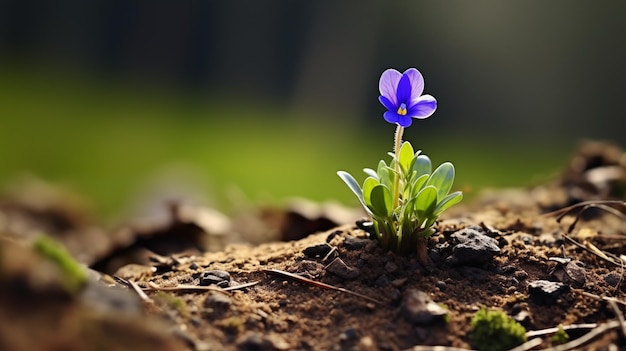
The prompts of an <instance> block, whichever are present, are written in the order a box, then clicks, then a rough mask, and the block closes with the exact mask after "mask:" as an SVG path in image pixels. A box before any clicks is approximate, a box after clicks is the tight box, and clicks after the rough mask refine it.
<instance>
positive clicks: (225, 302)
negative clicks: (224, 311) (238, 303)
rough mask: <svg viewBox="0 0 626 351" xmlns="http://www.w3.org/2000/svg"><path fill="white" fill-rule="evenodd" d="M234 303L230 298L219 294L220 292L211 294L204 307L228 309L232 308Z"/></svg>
mask: <svg viewBox="0 0 626 351" xmlns="http://www.w3.org/2000/svg"><path fill="white" fill-rule="evenodd" d="M231 303H232V301H231V299H230V297H228V296H226V295H224V294H222V293H219V292H213V293H211V294H210V295H209V296H208V297H207V298H206V299H205V300H204V306H205V307H214V308H228V307H230V305H231Z"/></svg>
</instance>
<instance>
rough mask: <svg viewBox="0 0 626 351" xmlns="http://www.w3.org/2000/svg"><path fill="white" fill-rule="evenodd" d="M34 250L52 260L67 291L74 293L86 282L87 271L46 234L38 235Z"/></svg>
mask: <svg viewBox="0 0 626 351" xmlns="http://www.w3.org/2000/svg"><path fill="white" fill-rule="evenodd" d="M33 246H34V248H35V251H37V252H38V253H39V254H40V255H41V256H43V257H45V258H46V259H48V260H50V261H52V262H54V263H55V264H56V265H57V266H58V267H59V269H60V270H61V272H62V273H63V277H62V284H63V287H64V288H65V289H66V290H67V291H68V292H69V293H74V292H76V291H78V290H79V289H80V288H81V287H83V286H84V285H85V284H86V282H87V271H86V270H85V268H83V266H81V265H80V263H78V262H76V260H74V258H73V257H72V256H71V255H70V254H69V252H67V250H66V249H65V247H63V246H62V245H61V244H60V243H58V242H57V241H55V240H54V239H52V238H50V237H49V236H46V235H41V236H39V237H38V238H37V239H36V240H35V242H34V244H33Z"/></svg>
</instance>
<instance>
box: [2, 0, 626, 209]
mask: <svg viewBox="0 0 626 351" xmlns="http://www.w3.org/2000/svg"><path fill="white" fill-rule="evenodd" d="M625 15H626V5H623V4H622V3H621V2H607V3H600V4H598V3H591V2H586V1H554V2H549V3H546V2H539V1H524V2H500V1H472V2H465V1H450V2H445V3H439V2H419V1H418V2H408V1H406V2H373V1H372V2H362V3H361V2H360V3H358V4H357V3H355V2H343V1H342V2H332V1H316V2H286V1H264V2H253V1H224V2H210V1H208V2H184V3H180V4H173V3H166V2H163V3H160V2H155V3H150V4H149V5H142V4H140V3H138V2H132V1H131V2H128V1H121V0H120V1H94V2H89V3H82V2H76V3H72V4H58V3H48V2H43V1H20V0H8V1H6V0H5V1H3V2H1V3H0V184H5V183H7V182H9V181H10V180H11V179H13V178H14V177H15V176H16V175H19V174H24V173H28V174H33V175H36V176H38V177H40V178H42V179H44V180H47V181H51V182H53V183H58V184H62V185H64V186H68V187H70V188H72V189H74V190H75V191H77V192H79V193H81V194H84V195H85V196H87V197H88V198H90V199H92V200H93V201H94V204H95V206H96V209H97V211H98V212H99V213H101V214H102V215H104V216H107V215H111V214H116V213H119V212H120V211H123V210H126V209H128V208H129V206H131V204H132V203H133V202H135V201H137V199H138V198H142V197H143V198H149V197H150V196H153V195H154V196H155V197H156V198H161V199H165V198H168V197H171V198H176V197H179V196H191V197H195V198H197V199H200V201H204V202H208V203H209V204H211V205H214V206H216V207H218V208H222V209H226V208H228V206H229V204H231V201H232V197H233V196H235V195H236V194H244V196H245V197H248V198H250V199H252V200H254V201H270V202H280V201H281V200H282V199H285V198H288V197H292V196H301V197H307V198H310V199H314V200H320V201H322V200H328V199H336V200H339V201H341V202H343V203H346V204H350V205H356V204H357V202H356V200H355V199H353V198H352V196H353V195H352V194H351V193H350V192H349V191H348V190H347V188H345V186H344V185H343V184H342V182H341V181H340V180H339V179H338V177H337V176H336V174H335V172H336V171H337V170H347V171H349V172H351V173H353V174H360V170H361V169H362V168H363V167H373V166H375V165H376V163H377V162H378V160H379V159H381V158H383V157H386V152H387V151H390V150H391V148H392V143H393V132H394V126H392V125H390V124H388V123H386V122H385V121H384V120H383V119H382V112H383V107H382V106H380V105H379V103H378V101H377V97H378V78H379V76H380V74H381V73H382V71H383V70H384V69H386V68H389V67H393V68H396V69H398V70H400V71H403V70H404V69H406V68H409V67H416V68H418V69H419V70H420V71H421V72H422V73H423V75H424V77H425V80H426V93H429V94H432V95H434V96H435V97H436V98H437V99H438V102H439V106H438V110H437V112H435V114H434V115H433V117H431V118H429V119H427V120H423V121H416V122H415V123H414V124H413V126H412V127H411V128H409V129H407V130H406V132H405V139H407V140H410V141H411V142H412V143H413V145H414V146H415V147H416V148H421V149H422V150H423V151H424V152H425V153H426V154H428V155H429V156H430V157H431V158H432V159H433V161H434V162H435V163H441V162H444V161H452V162H453V163H454V164H455V166H456V167H457V183H456V184H457V188H459V189H461V190H465V191H466V192H467V193H468V194H470V195H471V194H473V193H476V192H477V191H478V190H479V189H481V188H484V187H496V186H519V185H526V184H530V183H532V182H537V181H540V180H543V179H546V178H547V177H549V176H550V175H554V174H555V173H556V172H558V171H559V169H561V168H562V167H563V166H564V165H565V163H566V162H567V158H568V156H569V154H570V153H571V152H572V150H573V147H574V146H575V145H576V144H577V143H578V142H579V141H580V140H581V139H583V138H594V139H608V140H612V141H616V142H618V143H621V144H623V142H624V140H623V110H624V109H623V102H622V101H623V95H624V93H625V87H624V82H626V68H625V67H624V65H623V62H625V59H626V45H624V39H623V33H625V32H626V31H625V30H626V21H623V19H624V18H626V17H625ZM155 194H156V195H155ZM233 194H235V195H233Z"/></svg>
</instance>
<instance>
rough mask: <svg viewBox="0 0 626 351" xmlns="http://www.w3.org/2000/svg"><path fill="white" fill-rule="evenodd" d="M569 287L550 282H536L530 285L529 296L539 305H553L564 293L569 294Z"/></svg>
mask: <svg viewBox="0 0 626 351" xmlns="http://www.w3.org/2000/svg"><path fill="white" fill-rule="evenodd" d="M569 289H570V287H569V285H566V284H563V283H559V282H551V281H549V280H534V281H532V282H530V283H528V295H529V296H530V299H531V300H532V301H534V302H536V303H538V304H543V305H548V304H553V303H555V302H556V300H557V299H558V298H559V297H561V296H562V295H563V294H564V293H566V292H569Z"/></svg>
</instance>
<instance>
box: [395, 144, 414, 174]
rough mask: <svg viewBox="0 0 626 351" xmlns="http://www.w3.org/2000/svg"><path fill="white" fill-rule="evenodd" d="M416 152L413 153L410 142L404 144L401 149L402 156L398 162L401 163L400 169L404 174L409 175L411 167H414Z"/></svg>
mask: <svg viewBox="0 0 626 351" xmlns="http://www.w3.org/2000/svg"><path fill="white" fill-rule="evenodd" d="M414 154H415V151H413V146H412V145H411V143H409V142H408V141H405V142H404V143H402V146H401V147H400V156H399V160H398V162H400V167H401V168H402V171H403V173H404V174H407V173H408V172H409V170H410V169H411V167H412V166H413V162H415V160H414V158H413V155H414Z"/></svg>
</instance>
